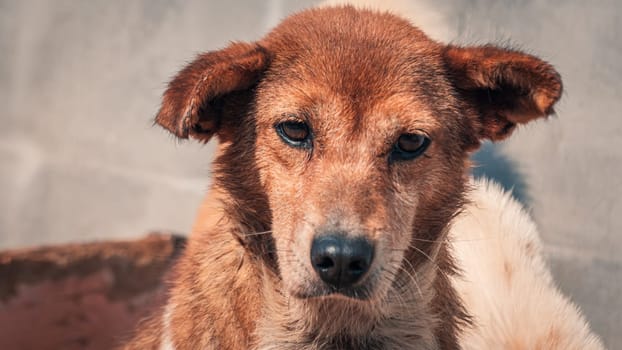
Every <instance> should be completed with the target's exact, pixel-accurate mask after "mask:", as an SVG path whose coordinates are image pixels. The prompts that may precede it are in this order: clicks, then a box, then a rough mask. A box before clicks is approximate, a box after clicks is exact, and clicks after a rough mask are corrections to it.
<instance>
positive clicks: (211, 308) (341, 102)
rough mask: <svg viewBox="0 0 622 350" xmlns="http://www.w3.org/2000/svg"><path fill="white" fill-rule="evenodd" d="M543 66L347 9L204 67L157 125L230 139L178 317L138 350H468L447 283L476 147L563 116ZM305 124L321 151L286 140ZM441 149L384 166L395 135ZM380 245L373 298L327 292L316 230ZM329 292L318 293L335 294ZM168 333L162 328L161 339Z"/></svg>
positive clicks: (152, 332)
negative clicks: (291, 126) (170, 349)
mask: <svg viewBox="0 0 622 350" xmlns="http://www.w3.org/2000/svg"><path fill="white" fill-rule="evenodd" d="M560 93H561V80H560V78H559V75H558V74H557V73H556V72H555V71H554V70H553V68H552V67H551V66H550V65H548V64H547V63H545V62H543V61H541V60H539V59H537V58H535V57H533V56H529V55H526V54H523V53H520V52H517V51H511V50H505V49H501V48H496V47H492V46H484V47H469V48H460V47H456V46H445V45H442V44H439V43H437V42H434V41H432V40H430V39H428V38H427V37H426V36H425V35H424V34H423V33H422V32H421V31H419V30H418V29H417V28H415V27H413V26H412V25H410V24H409V23H408V22H407V21H405V20H402V19H399V18H398V17H395V16H393V15H390V14H382V13H375V12H372V11H366V10H356V9H354V8H351V7H340V8H327V9H313V10H307V11H304V12H302V13H300V14H297V15H294V16H292V17H290V18H288V19H286V20H285V21H283V23H282V24H281V25H279V26H278V27H277V28H276V29H274V30H273V31H272V32H271V33H270V34H268V35H267V36H266V37H265V38H264V39H262V40H260V41H258V42H256V43H253V44H245V43H236V44H232V45H231V46H229V47H227V48H225V49H223V50H220V51H215V52H209V53H206V54H203V55H201V56H199V57H198V58H197V59H196V60H195V61H194V62H192V63H191V64H189V65H188V66H187V67H186V68H185V69H184V70H182V71H181V72H180V73H179V75H178V76H177V77H176V78H175V79H174V80H173V81H172V82H171V84H170V85H169V88H168V89H167V91H166V93H165V94H164V98H163V103H162V108H161V109H160V112H159V113H158V116H157V117H156V122H157V123H158V124H160V125H162V126H164V127H165V128H167V129H169V130H170V131H171V132H173V133H174V134H175V135H177V136H178V137H180V138H188V137H193V138H195V139H198V140H201V141H204V142H205V141H207V140H209V139H210V138H211V137H212V136H213V135H214V134H215V135H217V136H218V140H219V151H218V156H217V159H216V161H215V168H214V184H213V186H212V189H211V190H210V192H209V194H208V195H207V197H206V200H205V202H204V205H203V207H202V209H201V211H200V213H199V217H198V220H197V223H196V225H195V228H194V230H193V233H192V236H191V237H190V240H189V243H188V247H187V250H186V251H185V254H184V256H183V257H182V258H181V260H180V262H179V263H178V265H177V267H176V269H175V271H174V273H173V275H174V276H175V277H174V279H173V285H172V288H171V296H170V298H169V303H168V305H169V306H168V307H169V309H168V310H169V311H167V312H166V313H167V314H170V317H168V316H167V317H168V318H167V321H166V322H168V326H163V323H165V322H163V321H162V316H161V315H158V317H156V318H154V321H153V322H152V326H151V327H144V328H143V329H142V330H141V331H140V332H139V335H138V336H137V337H136V338H135V340H134V341H133V342H132V343H130V344H129V345H128V346H127V348H130V349H131V348H149V347H157V346H158V344H159V343H160V341H161V335H162V333H163V330H162V329H163V328H165V330H164V332H166V333H167V334H168V336H169V337H170V341H171V343H172V344H173V345H174V346H175V348H177V349H198V348H203V349H205V348H207V349H249V348H250V349H253V348H261V349H324V348H326V349H354V348H355V349H383V348H384V349H394V348H402V349H403V348H431V349H434V348H440V349H455V348H458V341H457V339H458V335H459V332H460V329H461V328H462V327H464V326H468V324H469V317H468V315H467V314H466V312H465V310H464V309H463V307H462V306H461V302H460V300H459V297H458V296H457V295H456V293H455V291H454V290H453V288H452V286H451V283H450V282H449V276H452V275H454V274H455V273H457V268H456V267H455V266H454V264H453V261H452V258H451V252H450V251H448V250H447V245H445V244H442V242H443V241H444V240H445V239H446V235H447V231H448V227H449V223H450V222H451V220H452V218H453V217H454V216H455V215H456V214H457V213H458V212H459V210H460V208H461V206H462V204H463V201H464V194H465V192H466V188H465V187H466V185H465V184H466V174H467V169H468V156H469V154H470V152H471V151H473V150H474V149H476V148H477V147H478V145H479V143H480V141H481V140H482V139H485V138H488V139H492V140H498V139H502V138H504V137H506V136H508V135H509V134H510V133H511V131H512V130H513V129H514V127H515V125H517V124H522V123H526V122H528V121H530V120H532V119H535V118H538V117H543V116H546V115H548V114H549V113H551V112H552V107H553V104H554V103H555V102H556V101H557V100H558V98H559V96H560ZM292 119H293V120H300V121H304V122H306V123H308V124H309V125H310V127H311V129H312V134H313V149H312V150H305V149H295V148H292V147H290V146H288V145H286V144H285V143H284V142H283V141H282V140H281V139H280V138H279V137H278V135H277V134H276V132H275V130H274V125H275V124H276V123H278V122H282V121H286V120H292ZM414 132H418V133H424V134H426V135H427V136H429V137H430V139H431V140H432V143H431V145H430V147H429V148H428V150H427V151H426V153H425V154H424V155H423V156H421V157H419V158H417V159H414V160H409V161H401V162H396V163H391V162H389V161H388V160H387V159H388V153H389V151H390V149H391V147H392V145H393V144H394V143H395V141H396V140H397V138H398V137H399V135H400V134H403V133H414ZM333 230H339V231H343V232H347V233H348V234H349V235H358V236H363V237H365V238H367V239H369V240H371V241H373V242H375V244H376V253H375V254H376V256H375V257H374V262H373V266H372V268H371V270H370V271H369V274H368V276H367V278H366V280H365V285H364V288H363V289H362V291H361V293H363V294H364V296H365V297H366V298H363V299H362V300H359V299H352V298H349V297H345V296H339V295H330V296H325V295H324V294H326V290H325V289H323V286H322V284H321V282H320V281H319V279H318V277H317V276H315V273H314V271H313V269H312V268H311V266H310V262H309V261H308V260H309V250H310V242H311V240H312V239H313V236H314V235H315V234H316V233H321V232H325V231H333ZM323 295H324V296H323ZM158 330H159V331H158Z"/></svg>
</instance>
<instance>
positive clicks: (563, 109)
mask: <svg viewBox="0 0 622 350" xmlns="http://www.w3.org/2000/svg"><path fill="white" fill-rule="evenodd" d="M312 4H314V1H312V0H304V1H303V0H301V1H285V0H270V1H251V0H246V1H243V0H236V1H226V2H225V1H198V0H197V1H165V0H142V1H140V0H136V1H121V0H113V1H77V0H56V1H53V2H52V1H47V0H24V1H11V0H0V52H1V54H0V106H2V107H3V108H2V110H1V111H0V194H1V196H0V249H3V248H7V247H18V246H26V245H35V244H43V243H58V242H67V241H85V240H93V239H109V238H119V237H131V236H138V235H140V234H142V233H144V232H147V231H148V230H150V229H172V230H176V231H179V232H187V231H188V230H189V228H190V225H191V223H192V220H193V216H194V213H195V210H196V208H197V206H198V204H199V202H200V200H201V195H202V192H203V190H204V189H205V188H206V187H207V185H208V180H207V179H208V177H209V160H210V157H211V151H212V146H210V145H208V146H199V145H196V144H193V143H181V144H180V143H177V142H176V141H174V140H173V139H172V137H170V136H169V135H167V134H166V133H165V132H164V131H162V130H160V129H158V128H153V127H152V126H151V118H152V116H153V115H154V113H155V111H156V109H157V107H158V103H159V97H160V95H161V93H162V91H163V88H164V86H165V83H166V82H167V81H168V79H169V78H170V77H171V76H172V75H173V74H174V73H175V72H176V71H177V70H178V69H179V68H180V67H182V66H183V64H184V63H185V62H186V61H187V60H189V59H190V58H192V57H193V56H194V55H195V54H196V53H197V52H200V51H202V50H208V49H215V48H219V47H222V46H224V45H226V44H227V42H228V41H230V40H252V39H255V38H258V37H260V36H261V35H262V34H263V33H265V32H266V31H267V30H268V29H269V28H270V27H271V26H272V25H274V24H276V23H277V22H278V20H279V19H280V18H282V17H283V16H285V15H286V14H287V13H290V12H292V11H295V10H297V9H300V8H303V7H305V6H309V5H312ZM430 10H436V11H438V13H436V14H430V12H429V11H430ZM620 13H622V3H621V2H619V1H615V0H603V1H599V2H583V1H578V0H565V1H562V0H552V1H544V0H540V1H537V0H531V1H530V0H525V1H504V2H498V1H493V0H469V1H459V0H440V1H431V0H429V1H428V0H424V1H422V2H421V3H420V4H419V5H417V6H414V7H413V11H412V15H413V17H415V18H416V19H418V22H420V23H423V25H424V27H425V29H427V30H428V31H429V32H431V34H432V35H433V36H434V37H436V38H439V39H445V40H447V39H449V40H454V41H456V42H459V43H483V42H488V41H493V42H497V43H507V42H508V40H509V42H510V43H512V44H513V46H519V47H524V48H528V49H529V51H530V52H533V53H535V54H538V55H540V56H542V57H544V58H545V59H547V60H549V61H551V62H552V63H553V64H554V65H555V66H556V67H557V68H558V69H559V71H560V72H561V73H562V76H563V77H564V81H565V84H566V85H565V87H566V93H565V95H564V97H563V101H562V102H561V105H560V108H559V109H558V117H557V118H552V119H550V120H549V121H547V122H540V123H536V124H535V125H532V126H528V127H525V128H523V129H521V130H519V131H518V133H516V136H515V137H514V138H512V139H511V140H510V141H508V142H506V143H504V144H502V145H500V146H491V145H487V146H486V148H485V150H484V151H483V152H482V153H480V154H478V155H477V160H478V161H479V162H480V163H482V166H481V167H480V168H478V169H476V172H477V173H478V174H482V173H483V174H488V175H489V176H493V177H496V178H497V179H498V180H500V181H501V182H503V183H504V184H505V185H506V186H508V187H512V186H513V187H514V188H515V190H516V191H517V194H518V195H519V197H520V198H521V199H522V200H523V202H524V203H526V205H527V206H528V207H530V208H531V209H532V212H533V215H534V216H535V218H536V220H537V222H538V224H539V225H540V228H541V232H542V234H543V236H544V240H545V241H546V243H547V252H548V253H549V258H550V261H551V265H552V268H553V271H554V273H555V275H556V278H557V280H558V281H559V283H560V285H561V288H562V289H563V290H564V291H565V292H566V293H568V294H569V295H571V296H572V298H573V299H574V300H575V301H576V302H578V303H579V304H580V305H581V306H582V307H583V309H584V310H585V313H586V314H587V316H588V318H589V319H590V320H591V321H592V324H593V326H594V328H595V329H596V331H597V332H599V333H600V334H602V335H603V336H604V338H605V341H606V342H607V344H608V346H609V347H610V348H620V347H622V334H620V332H619V328H620V324H622V298H620V297H619V296H620V295H622V258H621V257H620V254H619V253H618V251H619V250H620V248H621V247H622V244H621V243H622V237H621V236H620V235H619V233H620V232H622V200H621V199H620V198H621V197H622V176H621V174H622V137H621V136H620V135H621V132H622V118H621V115H620V114H621V112H620V111H621V110H622V102H621V100H622V96H621V95H620V91H622V89H621V88H622V86H621V83H620V81H621V78H622V65H621V64H620V63H618V62H622V41H620V39H619V38H620V37H622V26H620V24H619V23H620Z"/></svg>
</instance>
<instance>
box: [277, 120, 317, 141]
mask: <svg viewBox="0 0 622 350" xmlns="http://www.w3.org/2000/svg"><path fill="white" fill-rule="evenodd" d="M276 132H277V133H278V134H279V136H281V138H282V139H283V141H285V142H286V143H287V144H289V145H291V146H294V147H309V146H310V134H311V133H310V131H309V126H308V125H307V124H306V123H303V122H299V121H288V122H283V123H279V124H277V125H276Z"/></svg>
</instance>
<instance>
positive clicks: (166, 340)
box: [160, 302, 175, 350]
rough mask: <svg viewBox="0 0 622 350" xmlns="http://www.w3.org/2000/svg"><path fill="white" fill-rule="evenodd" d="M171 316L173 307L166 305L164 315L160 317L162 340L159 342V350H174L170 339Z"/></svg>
mask: <svg viewBox="0 0 622 350" xmlns="http://www.w3.org/2000/svg"><path fill="white" fill-rule="evenodd" d="M172 314H173V305H172V304H170V302H169V303H168V304H166V308H165V309H164V314H163V315H162V338H161V340H160V350H175V345H173V340H172V338H171V315H172Z"/></svg>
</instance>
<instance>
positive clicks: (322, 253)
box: [311, 235, 374, 289]
mask: <svg viewBox="0 0 622 350" xmlns="http://www.w3.org/2000/svg"><path fill="white" fill-rule="evenodd" d="M373 257H374V248H373V247H372V245H371V244H370V243H369V242H368V241H367V240H365V239H362V238H348V237H345V236H342V235H323V236H319V237H316V238H315V239H314V240H313V243H312V245H311V263H312V265H313V268H314V269H315V271H317V273H318V275H320V278H321V279H322V281H324V282H326V283H327V284H329V285H331V286H333V287H335V288H337V289H339V288H347V287H350V286H352V285H353V284H354V283H356V282H357V281H358V280H360V279H361V277H363V275H364V274H365V272H367V270H368V269H369V266H370V265H371V261H372V259H373Z"/></svg>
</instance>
